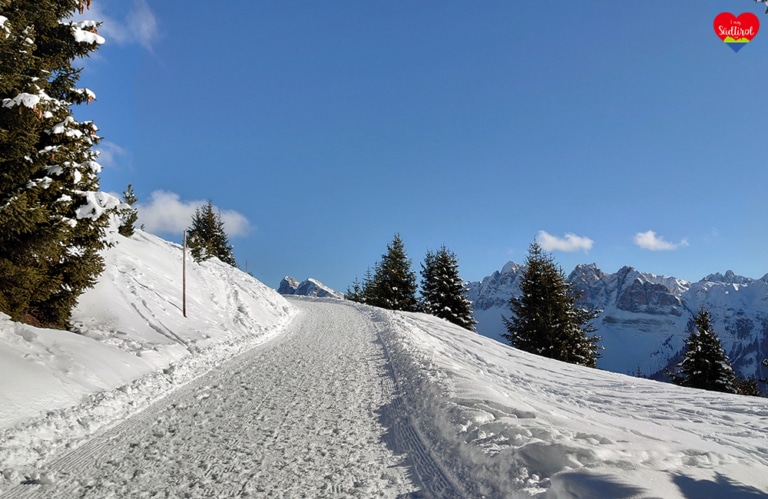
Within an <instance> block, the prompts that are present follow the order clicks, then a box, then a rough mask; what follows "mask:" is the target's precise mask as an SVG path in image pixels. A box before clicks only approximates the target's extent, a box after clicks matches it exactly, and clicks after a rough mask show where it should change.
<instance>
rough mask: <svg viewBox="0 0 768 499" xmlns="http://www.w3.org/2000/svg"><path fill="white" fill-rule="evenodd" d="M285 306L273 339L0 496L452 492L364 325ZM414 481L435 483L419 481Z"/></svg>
mask: <svg viewBox="0 0 768 499" xmlns="http://www.w3.org/2000/svg"><path fill="white" fill-rule="evenodd" d="M294 303H295V304H296V305H297V306H298V307H299V308H300V309H301V311H302V312H301V314H300V315H299V316H297V318H296V319H295V320H294V321H293V323H292V324H291V325H290V326H289V327H288V330H287V331H286V333H285V334H283V335H280V336H279V337H278V338H276V339H274V340H272V341H270V342H269V343H267V344H265V345H262V346H260V347H257V348H255V349H253V350H251V351H249V352H246V353H245V354H243V355H241V356H240V357H237V358H235V359H233V360H232V361H230V362H228V363H227V364H225V365H224V366H222V367H221V368H220V369H218V370H216V371H212V372H210V373H208V374H207V375H205V376H203V377H201V378H199V379H197V380H195V381H194V382H192V383H190V384H188V385H186V386H185V387H183V388H182V389H180V390H178V391H176V392H175V393H172V394H171V395H169V396H168V397H166V398H165V399H163V400H161V401H160V402H158V403H156V404H154V405H152V406H151V407H149V408H148V409H147V410H145V411H143V412H142V413H140V414H138V415H137V416H135V417H133V418H131V419H129V420H127V421H125V422H123V423H122V424H120V425H118V426H116V427H114V428H112V429H110V430H108V431H107V432H105V433H104V434H101V435H99V436H97V437H96V438H94V439H93V440H92V441H90V442H89V443H87V444H85V445H84V446H82V447H80V448H78V449H76V450H75V451H73V452H71V453H69V454H66V455H64V456H62V457H60V458H59V459H58V460H56V461H55V462H53V463H51V464H50V465H49V466H47V467H46V468H45V469H46V472H44V473H43V474H42V475H41V477H40V479H39V480H35V481H34V482H35V483H28V484H26V485H17V486H16V487H14V488H13V489H11V490H8V491H7V493H8V497H67V498H70V497H144V496H153V497H154V496H157V497H230V496H238V495H240V496H249V495H250V496H256V497H267V496H268V497H396V496H399V495H409V493H411V492H414V491H416V490H418V489H421V490H422V491H423V492H429V491H430V489H432V490H433V492H436V493H439V495H440V496H443V497H445V496H451V495H453V494H452V493H451V490H450V485H447V484H446V483H439V482H444V481H441V480H439V476H440V472H439V471H438V469H437V467H436V466H435V464H434V463H430V462H428V461H429V460H430V457H429V453H428V452H419V450H420V449H419V447H420V443H419V439H418V437H417V436H416V433H415V432H414V430H413V429H412V428H409V427H408V417H407V415H406V414H405V413H401V411H402V410H403V409H401V407H402V405H401V404H399V403H398V402H399V397H397V396H396V395H397V394H396V393H395V383H394V379H393V375H392V372H391V369H390V368H389V367H388V363H387V359H386V354H385V351H384V349H383V348H382V344H381V343H380V341H379V338H378V337H377V333H376V329H375V327H374V325H373V324H372V323H371V321H370V317H369V316H367V315H366V314H365V312H364V311H362V310H361V309H360V308H358V307H356V306H354V305H351V304H350V305H347V304H344V303H342V302H339V301H332V302H326V301H322V300H294ZM388 428H389V429H388ZM422 450H423V449H422ZM404 452H408V453H409V454H414V455H416V457H411V458H407V457H406V456H405V455H404V454H403V453H404ZM410 463H413V464H410ZM425 471H426V473H425ZM419 473H421V474H422V475H424V476H427V475H429V476H430V478H427V480H432V481H435V476H436V477H437V480H436V481H435V483H419V482H420V480H419V478H418V476H419ZM39 482H43V483H42V484H40V483H39ZM45 482H52V483H48V484H46V483H45ZM414 482H415V483H414ZM446 486H447V489H446ZM435 487H440V490H435Z"/></svg>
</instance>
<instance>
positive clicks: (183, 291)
mask: <svg viewBox="0 0 768 499" xmlns="http://www.w3.org/2000/svg"><path fill="white" fill-rule="evenodd" d="M181 261H182V264H181V303H182V309H181V311H182V313H183V314H184V317H186V316H187V231H186V230H185V231H184V252H183V255H182V257H181Z"/></svg>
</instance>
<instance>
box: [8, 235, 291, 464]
mask: <svg viewBox="0 0 768 499" xmlns="http://www.w3.org/2000/svg"><path fill="white" fill-rule="evenodd" d="M114 237H115V241H116V243H117V244H116V245H114V246H113V247H112V248H109V249H108V250H106V253H105V259H106V265H107V270H106V271H105V272H104V274H102V276H101V277H100V279H99V282H98V284H97V285H96V286H95V287H94V288H93V289H90V290H88V291H87V292H86V293H85V294H84V295H83V296H82V297H81V299H80V302H79V305H78V307H77V309H76V310H75V312H74V314H73V324H74V326H75V329H76V330H78V331H79V332H80V333H81V334H75V333H71V332H65V331H55V330H48V329H40V328H35V327H32V326H27V325H23V324H18V323H14V322H11V321H10V319H9V318H8V317H7V316H0V379H2V380H3V381H2V384H0V431H2V433H0V469H3V467H4V466H7V465H9V464H10V463H13V462H26V461H28V460H30V459H32V460H34V459H38V458H39V457H40V456H46V455H47V454H48V452H49V451H50V450H51V449H54V448H56V446H58V445H60V444H70V443H71V442H72V441H77V440H78V439H81V438H85V437H87V436H88V435H91V434H93V433H94V432H96V431H97V430H99V429H100V428H101V427H102V426H104V425H110V424H112V421H113V420H114V419H115V418H120V417H124V416H126V415H128V414H131V413H133V412H136V411H137V410H139V409H140V408H143V407H145V406H146V405H147V404H149V403H150V402H151V401H152V400H155V399H156V398H158V397H160V396H162V395H163V394H165V393H167V392H168V391H169V390H171V389H173V387H174V386H178V385H180V384H183V383H184V382H186V381H188V380H189V379H192V378H194V377H196V376H198V375H199V374H201V373H203V372H206V371H207V370H209V369H210V368H212V367H214V366H215V365H216V364H217V363H219V362H220V361H221V359H225V358H228V357H230V356H231V355H233V354H235V353H237V352H240V351H243V350H244V349H247V348H249V347H252V346H254V345H256V344H258V343H260V342H263V341H266V340H267V339H268V338H270V337H271V336H274V335H275V334H277V333H278V332H280V331H281V329H282V326H283V325H284V324H286V323H287V322H288V321H289V320H290V318H291V317H292V315H293V313H294V309H293V307H292V306H291V305H290V304H288V303H287V302H286V301H285V299H284V298H283V297H281V296H280V295H278V294H277V293H276V292H275V291H274V290H272V289H270V288H268V287H266V286H264V285H263V284H261V283H260V282H258V281H257V280H255V279H253V278H252V277H250V276H248V275H247V274H245V273H243V272H241V271H239V270H237V269H234V268H232V267H230V266H228V265H225V264H222V263H221V262H219V261H218V260H214V261H208V262H204V263H203V264H202V265H198V264H196V263H193V262H191V259H190V260H188V261H187V318H184V317H183V315H182V288H181V281H182V251H181V247H180V246H179V245H176V244H172V243H169V242H166V241H163V240H161V239H159V238H157V237H155V236H152V235H149V234H146V233H143V232H140V231H139V232H137V233H136V234H135V235H134V236H133V237H132V238H130V239H126V238H124V237H122V236H119V235H114ZM78 405H79V406H80V407H79V408H73V407H74V406H78ZM84 413H87V416H83V414H84ZM14 426H15V427H14Z"/></svg>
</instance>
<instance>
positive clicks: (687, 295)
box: [469, 262, 768, 377]
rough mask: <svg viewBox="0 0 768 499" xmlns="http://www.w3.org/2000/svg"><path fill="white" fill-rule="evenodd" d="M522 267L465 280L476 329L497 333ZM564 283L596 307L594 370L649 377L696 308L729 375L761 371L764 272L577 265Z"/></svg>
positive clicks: (766, 331) (767, 302) (767, 282)
mask: <svg viewBox="0 0 768 499" xmlns="http://www.w3.org/2000/svg"><path fill="white" fill-rule="evenodd" d="M522 270H523V269H522V267H521V266H520V265H518V264H515V263H513V262H509V263H507V264H506V265H505V266H504V267H503V268H502V270H501V271H500V272H494V273H493V274H492V275H490V276H488V277H486V278H484V279H483V280H482V281H481V282H473V283H470V286H469V288H470V299H471V300H472V301H473V305H474V307H475V318H476V319H477V320H478V326H477V330H478V331H479V332H480V333H481V334H483V335H485V336H488V337H491V338H496V339H500V338H501V333H502V332H504V325H503V323H502V320H501V316H502V315H505V316H508V315H509V306H508V304H507V302H508V300H509V298H510V297H511V296H513V295H514V294H517V293H518V289H519V288H518V286H519V281H520V278H521V275H522ZM568 280H569V281H570V282H572V283H574V285H575V287H576V288H577V289H578V290H580V291H582V292H583V298H582V299H583V302H584V303H585V304H587V305H589V306H592V307H595V308H598V309H600V310H603V313H602V314H601V315H600V317H599V318H598V319H597V320H596V321H594V325H595V326H596V327H597V328H598V331H597V333H596V334H598V335H600V336H602V337H603V341H602V343H601V345H603V346H604V347H605V350H604V351H603V352H602V354H603V357H602V358H601V359H600V360H599V361H598V367H600V368H601V369H606V370H609V371H614V372H620V373H629V374H636V373H637V372H638V371H640V372H641V373H642V374H644V375H646V376H653V375H656V374H657V373H659V372H660V371H662V370H663V369H664V368H665V367H669V366H670V363H674V362H675V361H676V359H677V357H676V356H677V355H679V353H680V351H681V349H682V348H683V344H684V343H683V342H684V340H685V338H686V337H687V333H688V331H689V329H688V328H689V321H690V319H691V318H692V316H693V314H695V313H696V312H698V310H699V308H700V307H701V306H702V305H703V306H705V307H706V308H707V309H708V310H709V311H710V313H711V314H712V317H713V318H714V328H715V332H716V333H717V334H718V337H719V338H720V340H721V342H722V344H723V347H724V348H725V350H726V352H727V353H728V355H729V357H730V359H731V361H732V363H733V366H734V368H735V369H736V371H737V373H739V374H741V375H743V376H758V377H760V376H763V377H765V376H766V375H768V372H763V369H764V368H762V367H761V366H760V361H761V360H762V359H764V358H768V276H766V277H763V278H762V279H749V278H745V277H741V276H737V275H735V274H733V272H726V274H725V275H722V274H712V275H709V276H707V277H705V278H704V279H702V280H701V281H699V282H689V281H684V280H680V279H676V278H674V277H667V276H658V275H654V274H648V273H643V272H639V271H638V270H636V269H633V268H631V267H623V268H621V269H619V271H618V272H616V273H614V274H607V273H605V272H603V271H601V270H600V269H599V268H597V266H596V265H594V264H592V265H579V266H577V267H576V268H575V269H574V270H573V272H571V274H570V275H569V276H568ZM501 341H503V340H501Z"/></svg>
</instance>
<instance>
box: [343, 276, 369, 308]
mask: <svg viewBox="0 0 768 499" xmlns="http://www.w3.org/2000/svg"><path fill="white" fill-rule="evenodd" d="M363 289H364V288H363V285H362V284H361V283H360V280H358V278H357V277H355V280H354V281H353V282H352V286H351V287H347V292H346V293H344V299H346V300H349V301H354V302H357V303H362V302H363Z"/></svg>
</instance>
